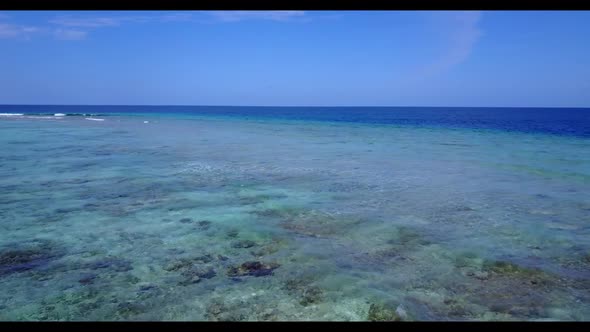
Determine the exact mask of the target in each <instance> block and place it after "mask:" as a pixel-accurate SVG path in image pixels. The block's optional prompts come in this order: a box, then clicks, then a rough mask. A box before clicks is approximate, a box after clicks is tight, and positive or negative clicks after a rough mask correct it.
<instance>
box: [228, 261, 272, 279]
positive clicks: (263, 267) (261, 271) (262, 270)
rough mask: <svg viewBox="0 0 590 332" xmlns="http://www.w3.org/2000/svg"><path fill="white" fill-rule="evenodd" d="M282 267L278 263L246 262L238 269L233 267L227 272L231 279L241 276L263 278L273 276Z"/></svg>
mask: <svg viewBox="0 0 590 332" xmlns="http://www.w3.org/2000/svg"><path fill="white" fill-rule="evenodd" d="M279 266H281V265H280V264H278V263H268V264H266V263H262V262H256V261H252V262H245V263H243V264H242V265H240V266H238V267H231V268H229V269H228V271H227V275H228V276H230V277H240V276H254V277H263V276H268V275H272V273H273V270H275V269H276V268H278V267H279Z"/></svg>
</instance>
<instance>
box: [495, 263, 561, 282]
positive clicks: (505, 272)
mask: <svg viewBox="0 0 590 332" xmlns="http://www.w3.org/2000/svg"><path fill="white" fill-rule="evenodd" d="M483 272H487V273H488V275H489V274H490V273H491V274H492V275H493V276H494V275H495V276H499V277H508V278H514V279H519V280H521V281H525V282H526V281H528V282H529V283H530V284H533V285H537V284H542V283H547V282H549V281H550V279H551V278H550V276H549V275H548V274H547V273H546V272H544V271H542V270H539V269H531V268H525V267H522V266H520V265H517V264H514V263H511V262H505V261H486V262H485V263H484V264H483Z"/></svg>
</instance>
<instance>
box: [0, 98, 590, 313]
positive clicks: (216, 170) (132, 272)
mask: <svg viewBox="0 0 590 332" xmlns="http://www.w3.org/2000/svg"><path fill="white" fill-rule="evenodd" d="M0 113H5V114H6V113H12V114H24V115H22V116H18V115H10V116H8V115H0V287H1V289H2V292H0V320H381V319H385V320H392V319H402V320H589V319H590V110H586V109H562V110H559V109H412V108H407V109H403V108H399V109H386V108H368V109H362V108H332V109H315V108H284V109H282V108H223V107H217V108H206V107H205V108H190V107H176V108H174V107H109V106H101V107H90V106H84V107H82V106H68V107H66V106H35V107H32V106H0ZM55 113H64V114H74V113H75V114H94V115H86V116H84V115H78V116H64V117H56V116H53V114H55ZM87 118H90V119H102V120H104V121H89V120H87Z"/></svg>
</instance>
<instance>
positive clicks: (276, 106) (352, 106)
mask: <svg viewBox="0 0 590 332" xmlns="http://www.w3.org/2000/svg"><path fill="white" fill-rule="evenodd" d="M0 106H83V107H84V106H113V107H260V108H263V107H265V108H576V109H590V106H402V105H398V106H391V105H389V106H362V105H360V106H359V105H348V106H309V105H308V106H291V105H189V104H185V105H165V104H161V105H154V104H0Z"/></svg>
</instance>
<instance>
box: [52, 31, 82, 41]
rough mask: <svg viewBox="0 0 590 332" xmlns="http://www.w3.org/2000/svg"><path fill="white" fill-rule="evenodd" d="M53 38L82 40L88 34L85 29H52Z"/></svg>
mask: <svg viewBox="0 0 590 332" xmlns="http://www.w3.org/2000/svg"><path fill="white" fill-rule="evenodd" d="M53 34H54V36H55V38H57V39H61V40H82V39H84V38H86V35H87V34H88V33H87V32H86V31H81V30H72V29H55V30H54V31H53Z"/></svg>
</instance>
